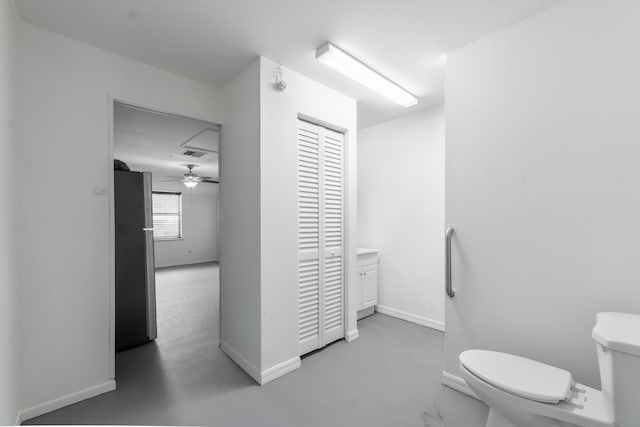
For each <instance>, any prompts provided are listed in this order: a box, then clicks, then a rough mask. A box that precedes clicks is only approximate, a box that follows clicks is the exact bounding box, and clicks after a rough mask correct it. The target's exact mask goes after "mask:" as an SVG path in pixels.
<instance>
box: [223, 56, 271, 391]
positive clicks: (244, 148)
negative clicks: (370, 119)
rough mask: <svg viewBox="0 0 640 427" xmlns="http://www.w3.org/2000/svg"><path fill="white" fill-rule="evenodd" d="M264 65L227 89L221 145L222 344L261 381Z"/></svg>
mask: <svg viewBox="0 0 640 427" xmlns="http://www.w3.org/2000/svg"><path fill="white" fill-rule="evenodd" d="M259 78H260V61H259V60H257V59H256V61H254V62H253V63H252V64H251V65H250V66H249V67H248V68H247V69H245V70H244V71H243V72H242V73H241V74H240V75H239V76H238V77H236V78H235V79H234V80H233V81H232V82H231V83H230V84H229V85H228V86H227V87H226V88H225V93H226V95H227V100H228V105H227V106H226V112H225V117H224V127H223V131H222V132H223V133H222V143H221V146H220V220H221V221H220V222H221V224H222V228H221V230H220V232H221V236H220V237H221V240H220V298H221V300H220V307H221V311H222V312H221V325H220V344H221V348H222V349H223V350H224V351H225V352H226V353H227V354H229V355H230V356H231V357H232V358H233V359H234V360H235V361H236V362H237V363H238V364H240V366H242V368H243V369H244V370H245V371H247V373H249V374H250V375H251V376H252V377H253V378H254V379H256V381H258V382H259V378H260V349H261V346H260V80H259Z"/></svg>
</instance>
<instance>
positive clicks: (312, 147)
mask: <svg viewBox="0 0 640 427" xmlns="http://www.w3.org/2000/svg"><path fill="white" fill-rule="evenodd" d="M343 142H344V138H343V135H342V134H340V133H338V132H335V131H332V130H329V129H326V128H323V127H321V126H317V125H314V124H311V123H308V122H305V121H302V120H299V121H298V331H299V350H300V354H304V353H307V352H309V351H312V350H314V349H317V348H320V347H323V346H325V345H326V344H328V343H330V342H332V341H335V340H337V339H340V338H342V337H343V336H344V254H343V240H344V203H343V201H344V189H343V187H344V186H343V182H344V168H343V163H344V162H343V158H344V144H343Z"/></svg>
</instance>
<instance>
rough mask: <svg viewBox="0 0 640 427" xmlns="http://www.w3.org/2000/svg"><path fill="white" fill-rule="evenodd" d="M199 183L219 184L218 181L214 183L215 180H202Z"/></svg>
mask: <svg viewBox="0 0 640 427" xmlns="http://www.w3.org/2000/svg"><path fill="white" fill-rule="evenodd" d="M200 182H206V183H207V184H220V181H216V180H215V179H203V180H200Z"/></svg>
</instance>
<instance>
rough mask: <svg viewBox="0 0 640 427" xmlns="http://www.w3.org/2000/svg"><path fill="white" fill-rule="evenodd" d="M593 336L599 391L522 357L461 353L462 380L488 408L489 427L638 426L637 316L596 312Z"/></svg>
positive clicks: (639, 367) (639, 351)
mask: <svg viewBox="0 0 640 427" xmlns="http://www.w3.org/2000/svg"><path fill="white" fill-rule="evenodd" d="M592 335H593V337H594V338H595V340H596V342H597V349H598V362H599V367H600V377H601V382H602V388H603V391H600V390H596V389H594V388H591V387H588V386H585V385H583V384H579V383H577V382H575V381H574V379H573V377H572V375H571V373H569V372H568V371H565V370H563V369H560V368H556V367H554V366H550V365H546V364H544V363H540V362H537V361H534V360H531V359H527V358H524V357H519V356H515V355H512V354H507V353H501V352H496V351H488V350H467V351H464V352H462V353H461V354H460V358H459V359H460V375H461V376H462V378H463V379H464V380H465V382H466V383H467V384H468V385H469V387H470V388H471V389H472V390H473V391H474V392H475V393H476V394H477V395H478V397H479V398H480V399H481V400H483V401H484V402H485V403H486V404H487V405H488V406H489V408H490V410H489V418H488V420H487V427H575V426H583V427H632V426H635V427H637V426H640V404H639V403H640V402H638V401H637V398H636V397H635V396H637V392H636V390H637V388H638V385H639V384H640V316H638V315H632V314H625V313H598V315H597V316H596V326H595V327H594V329H593V334H592Z"/></svg>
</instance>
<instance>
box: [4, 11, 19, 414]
mask: <svg viewBox="0 0 640 427" xmlns="http://www.w3.org/2000/svg"><path fill="white" fill-rule="evenodd" d="M16 26H17V25H16V23H15V21H14V18H13V15H12V11H11V7H10V4H9V2H8V1H7V0H3V1H2V2H0V94H2V95H1V96H0V198H1V199H2V200H3V202H2V203H0V235H2V238H0V349H2V350H1V351H0V378H1V379H2V380H0V425H12V424H13V423H14V420H15V418H16V414H17V394H18V390H17V383H16V381H15V379H16V378H15V373H16V372H17V371H18V358H17V357H16V355H17V351H16V350H17V345H16V334H15V332H16V327H17V324H18V323H17V321H16V311H15V307H16V300H15V293H16V289H17V283H16V273H15V256H14V246H13V244H14V241H15V240H14V235H13V230H14V227H15V216H14V214H15V213H16V209H15V206H14V201H15V194H16V192H15V187H14V186H15V184H16V181H15V180H14V179H13V174H14V172H16V171H17V168H16V165H15V159H16V158H15V154H14V153H15V152H16V149H17V144H16V141H15V112H14V103H13V100H14V87H15V82H14V79H15V76H14V64H15V44H16V38H15V32H16Z"/></svg>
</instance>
